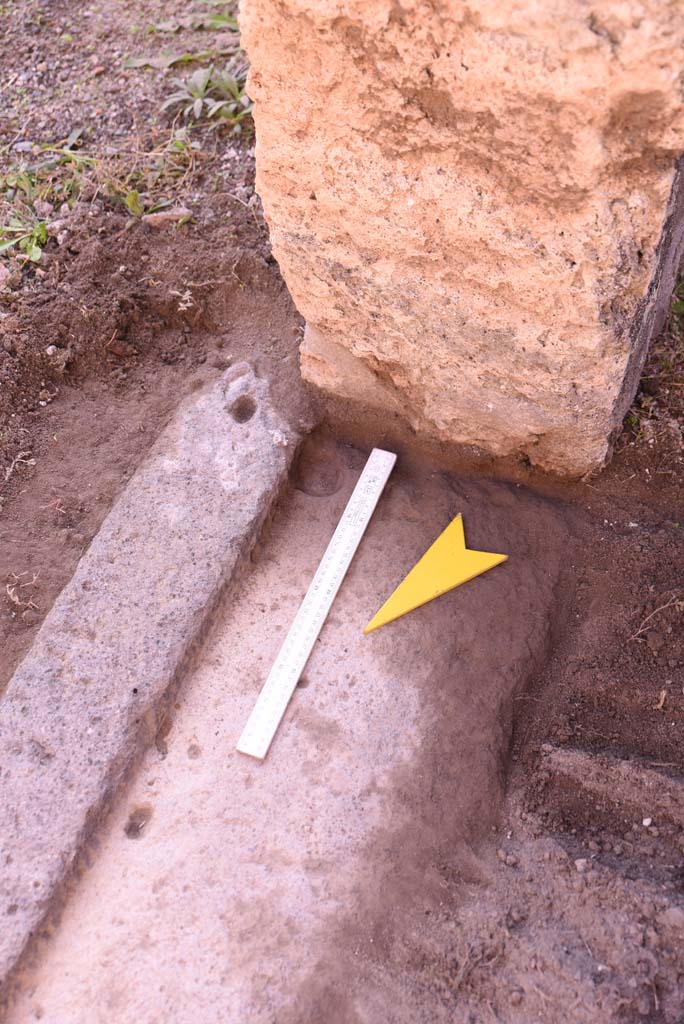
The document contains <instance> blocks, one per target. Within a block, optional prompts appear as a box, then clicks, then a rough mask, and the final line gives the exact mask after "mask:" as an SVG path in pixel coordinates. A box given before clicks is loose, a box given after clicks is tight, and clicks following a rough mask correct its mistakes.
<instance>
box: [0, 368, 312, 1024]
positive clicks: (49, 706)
mask: <svg viewBox="0 0 684 1024" xmlns="http://www.w3.org/2000/svg"><path fill="white" fill-rule="evenodd" d="M287 433H288V429H287V428H286V427H285V426H284V424H283V423H282V422H281V420H280V418H279V417H278V416H277V415H276V414H275V413H274V412H273V411H272V409H271V407H270V406H269V402H268V394H267V388H266V385H265V384H264V383H263V382H262V381H259V380H257V379H256V377H255V376H254V374H253V372H252V371H251V369H250V368H249V367H248V366H247V365H246V364H245V363H241V364H237V365H236V366H234V367H232V368H231V369H230V370H228V371H227V373H226V374H225V375H224V376H223V377H222V378H221V379H220V381H219V382H218V383H216V384H214V385H212V387H211V388H209V389H208V390H206V391H205V392H203V393H201V394H200V395H197V396H194V398H193V399H192V400H191V401H190V402H189V403H186V405H185V406H184V407H182V408H181V410H180V411H179V412H178V413H177V415H176V416H175V418H174V419H173V421H172V422H171V424H170V425H169V427H168V428H167V429H166V430H165V432H164V433H163V434H162V436H161V438H160V440H159V441H158V443H157V445H156V447H155V449H154V451H153V452H152V454H151V455H150V457H149V458H148V459H147V460H146V462H145V463H144V464H143V466H142V467H141V468H140V470H139V471H138V472H137V473H136V474H135V476H134V477H133V478H132V480H131V481H130V483H129V484H128V486H127V487H126V489H125V491H124V493H123V495H122V496H121V498H120V499H119V501H118V503H117V504H116V505H115V507H114V509H113V510H112V512H111V513H110V514H109V516H108V518H107V519H106V520H105V522H104V524H103V526H102V527H101V529H100V531H99V533H98V534H97V536H96V538H95V539H94V541H93V543H92V544H91V546H90V548H89V550H88V551H87V553H86V554H85V555H84V556H83V558H82V559H81V561H80V563H79V565H78V568H77V570H76V573H75V575H74V577H73V579H72V580H71V582H70V583H69V584H68V585H67V587H66V588H65V589H64V591H63V592H62V594H61V595H60V597H59V598H58V599H57V601H56V602H55V605H54V607H53V609H52V611H51V612H50V614H49V615H48V617H47V618H46V620H45V622H44V624H43V626H42V628H41V630H40V632H39V633H38V636H37V637H36V640H35V642H34V644H33V646H32V648H31V650H30V651H29V654H28V655H27V657H26V658H25V660H24V661H23V663H22V664H21V665H20V666H19V668H18V669H17V671H16V673H15V675H14V677H13V679H12V680H11V682H10V684H9V687H8V689H7V691H6V692H5V695H4V696H3V698H2V701H1V702H0V791H1V793H2V799H1V800H0V915H1V918H2V927H1V928H0V978H3V977H4V976H5V975H6V974H7V972H8V971H9V970H11V968H12V967H13V966H14V965H15V964H16V962H17V960H18V958H19V956H20V955H21V953H22V951H23V950H24V949H25V947H26V945H27V943H28V941H29V939H30V938H31V936H32V933H34V932H35V930H36V929H37V928H38V927H39V926H40V924H41V922H42V920H43V918H44V917H45V915H46V913H47V912H48V911H49V910H50V909H51V907H52V906H53V904H54V902H55V899H56V896H57V895H58V893H59V888H60V885H61V884H62V882H63V881H64V880H65V879H66V877H67V876H68V875H69V872H70V870H71V868H72V866H73V865H74V862H75V859H76V858H77V856H78V854H79V852H80V851H81V847H82V845H83V844H84V842H86V841H87V840H88V839H89V838H90V837H91V835H92V833H93V829H94V826H95V825H96V824H97V819H98V816H99V814H100V812H101V810H102V809H103V806H104V805H105V804H106V803H107V800H108V798H109V796H110V794H111V793H112V792H113V791H115V790H116V788H117V785H118V784H119V783H120V782H121V780H122V778H123V777H124V775H125V773H126V770H127V769H128V768H129V767H130V766H131V763H132V761H133V760H134V758H135V755H136V753H137V752H138V751H139V749H140V748H141V747H142V746H144V745H146V744H147V743H150V742H152V740H153V739H154V738H155V736H156V738H157V744H158V745H159V746H160V747H163V743H164V740H163V735H164V732H165V728H166V726H165V720H166V719H165V716H166V715H167V712H168V700H169V698H170V697H171V696H172V694H173V690H174V686H173V684H174V683H175V682H176V681H177V678H178V674H179V671H180V670H181V669H182V667H183V663H184V661H185V659H186V658H187V656H188V654H189V652H190V649H191V648H192V646H193V644H195V643H196V642H197V640H198V639H199V638H200V635H201V633H202V627H203V625H204V623H205V620H206V617H207V615H208V614H209V613H210V612H211V611H213V609H214V606H215V603H216V600H217V598H218V596H219V594H220V592H221V591H222V589H223V587H224V585H225V584H226V582H227V581H228V580H229V579H230V576H231V574H232V573H233V571H234V570H235V568H236V565H238V563H239V562H240V561H241V560H242V559H243V557H244V556H245V555H246V554H247V553H248V552H249V550H250V548H251V546H252V544H253V542H254V539H255V537H256V535H257V534H258V532H259V530H260V528H261V526H262V524H263V522H264V519H265V517H266V514H267V512H268V510H269V508H270V505H271V502H272V500H273V498H274V496H275V495H276V494H277V493H278V491H279V488H280V486H281V484H282V482H283V480H284V478H285V476H286V474H287V470H288V467H289V464H290V461H291V457H292V453H293V450H294V448H295V447H296V440H295V439H294V438H293V437H292V436H290V439H289V444H288V443H287V438H286V435H287ZM65 1019H66V1018H62V1021H63V1020H65ZM72 1019H76V1018H72ZM79 1019H85V1018H83V1017H81V1018H79Z"/></svg>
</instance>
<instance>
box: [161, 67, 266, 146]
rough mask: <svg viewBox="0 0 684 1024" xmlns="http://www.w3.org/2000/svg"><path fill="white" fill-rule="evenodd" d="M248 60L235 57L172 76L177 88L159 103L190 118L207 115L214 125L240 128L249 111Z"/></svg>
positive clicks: (235, 129) (250, 107)
mask: <svg viewBox="0 0 684 1024" xmlns="http://www.w3.org/2000/svg"><path fill="white" fill-rule="evenodd" d="M246 79H247V63H246V61H244V60H243V59H241V58H236V59H235V60H233V61H232V62H231V63H229V64H227V65H226V67H225V68H224V69H222V70H221V69H220V68H215V67H214V66H213V65H212V66H211V67H208V68H199V69H198V70H197V71H194V72H193V73H192V74H191V75H189V76H188V78H175V79H174V82H173V84H174V85H175V86H176V89H175V91H174V92H173V93H171V95H170V96H168V97H167V99H166V100H164V103H163V104H162V109H163V110H172V109H178V110H179V111H180V113H181V115H182V116H183V117H184V118H185V119H186V120H189V119H190V118H192V120H193V121H200V120H201V119H202V118H206V119H208V120H209V121H213V122H214V124H215V125H222V126H229V127H230V128H231V130H232V131H233V132H236V133H237V132H241V131H242V130H243V127H244V126H245V123H246V122H247V123H248V122H249V119H250V118H251V114H252V103H251V101H250V99H249V97H248V96H247V94H246V92H245V83H246Z"/></svg>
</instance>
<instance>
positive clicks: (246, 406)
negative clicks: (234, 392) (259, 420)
mask: <svg viewBox="0 0 684 1024" xmlns="http://www.w3.org/2000/svg"><path fill="white" fill-rule="evenodd" d="M255 412H256V402H255V401H254V399H253V398H250V396H249V395H240V397H239V398H236V399H235V401H234V402H233V404H232V405H231V407H230V415H231V416H232V417H233V419H234V420H235V422H236V423H246V422H247V420H251V418H252V416H253V415H254V413H255Z"/></svg>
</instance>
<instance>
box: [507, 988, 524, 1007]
mask: <svg viewBox="0 0 684 1024" xmlns="http://www.w3.org/2000/svg"><path fill="white" fill-rule="evenodd" d="M524 995H525V994H524V992H522V990H521V989H519V988H514V989H513V991H512V992H511V994H510V996H509V997H508V998H509V1000H510V1003H511V1006H520V1004H521V1003H522V1001H523V999H524Z"/></svg>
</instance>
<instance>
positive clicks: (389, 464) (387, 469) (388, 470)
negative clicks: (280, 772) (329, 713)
mask: <svg viewBox="0 0 684 1024" xmlns="http://www.w3.org/2000/svg"><path fill="white" fill-rule="evenodd" d="M376 453H377V454H378V455H380V456H386V457H387V458H386V459H383V462H385V463H386V464H385V465H384V466H383V472H384V474H385V476H384V480H383V481H382V486H381V487H380V488H379V490H378V493H377V496H376V498H375V501H374V502H373V505H372V507H371V509H370V511H369V514H368V518H367V520H366V522H365V524H364V526H363V530H362V531H361V533H360V535H359V538H358V540H357V541H356V544H355V545H354V550H353V551H352V554H351V558H350V559H349V561H348V563H347V566H346V568H345V570H344V573H343V574H342V577H341V579H340V582H339V583H338V585H337V588H336V590H335V593H334V594H333V595H332V598H331V600H330V603H329V604H328V607H327V609H326V612H325V615H324V617H323V620H322V621H321V624H320V626H319V627H318V629H317V630H316V634H315V636H314V639H313V642H312V644H311V647H310V649H309V653H308V654H307V656H306V660H305V661H304V663H303V665H302V668H301V669H300V670H299V673H298V675H297V677H296V679H295V682H294V685H293V686H292V689H291V690H290V692H289V694H288V696H287V700H286V702H285V704H284V707H283V710H282V712H281V713H280V715H279V716H278V721H277V723H276V725H275V728H274V730H273V733H272V734H271V737H270V739H269V741H268V744H267V746H266V749H265V750H264V752H263V754H258V753H254V752H253V751H251V750H244V749H242V747H241V744H242V741H243V736H244V735H245V733H246V732H247V730H248V729H249V725H250V722H251V719H252V717H253V715H254V714H255V712H256V709H257V707H258V705H259V702H260V700H261V698H262V696H263V695H264V692H265V690H266V687H267V686H268V683H269V678H270V676H271V674H272V672H273V670H274V669H275V667H276V665H277V664H278V660H279V658H280V655H281V652H282V650H283V648H284V647H285V645H286V643H287V641H288V638H289V635H290V632H291V630H292V628H293V627H294V625H295V622H296V621H297V616H298V615H299V613H300V611H301V609H302V606H303V605H304V602H305V601H306V598H307V597H308V594H309V591H310V590H311V588H312V586H313V584H314V582H315V580H316V577H317V575H318V573H319V571H320V568H321V566H322V565H323V563H324V562H325V559H326V556H327V554H328V551H329V549H330V547H331V546H332V544H333V542H334V540H335V538H336V536H337V533H338V531H339V529H340V527H341V525H342V523H343V521H344V517H345V515H346V514H347V510H348V508H349V506H350V505H351V503H352V501H353V499H354V494H355V493H356V490H357V489H358V488H359V487H360V485H361V482H362V480H363V475H364V473H365V472H366V471H367V469H368V467H369V466H370V465H371V461H372V459H373V457H374V455H376ZM396 462H397V454H396V452H390V451H387V449H385V448H373V449H372V450H371V452H370V454H369V456H368V458H367V459H366V463H365V465H364V467H363V469H362V470H361V473H360V474H359V477H358V479H357V481H356V483H355V484H354V489H353V490H352V493H351V494H350V495H349V498H348V499H347V503H346V505H345V506H344V509H343V510H342V514H341V515H340V518H339V519H338V522H337V526H336V527H335V529H334V530H333V532H332V534H331V536H330V540H329V541H328V543H327V545H326V547H325V551H324V552H323V554H322V555H321V558H320V560H319V562H318V566H317V567H316V571H315V572H314V574H313V576H312V577H311V581H310V583H309V585H308V587H307V589H306V592H305V593H304V596H303V597H302V599H301V601H300V603H299V606H298V607H297V611H296V612H295V615H294V617H293V619H292V621H291V622H290V625H289V627H288V630H287V633H286V634H285V636H284V638H283V641H282V643H281V645H280V647H279V648H278V652H277V654H276V656H275V658H274V660H273V664H272V665H271V668H270V669H269V672H268V675H267V676H266V679H265V680H264V683H263V685H262V687H261V689H260V690H259V693H258V695H257V698H256V701H255V702H254V704H253V706H252V710H251V711H250V713H249V716H248V718H247V721H246V722H245V724H244V727H243V729H242V732H241V733H240V736H239V738H238V741H237V743H236V744H235V749H236V751H237V752H238V753H240V754H243V755H244V756H246V757H251V758H253V759H254V760H256V761H259V762H263V761H264V760H265V759H266V756H267V754H268V752H269V750H270V748H271V744H272V743H273V740H274V739H275V737H276V734H277V732H278V730H279V728H280V726H281V723H282V721H283V718H284V717H285V713H286V711H287V709H288V707H289V704H290V701H291V700H292V697H293V695H294V691H295V690H296V688H297V684H298V682H299V680H300V679H301V676H302V672H303V671H304V669H305V668H306V665H307V663H308V661H309V658H310V657H311V655H312V654H313V649H314V646H315V644H316V641H317V640H318V637H319V636H320V634H321V631H322V629H323V627H324V626H325V623H326V620H327V618H328V615H329V614H330V610H331V608H332V606H333V604H334V603H335V599H336V597H337V595H338V593H339V591H340V588H341V587H342V584H343V583H344V581H345V579H346V577H347V573H348V572H349V569H350V568H351V564H352V562H353V561H354V558H355V557H356V553H357V551H358V549H359V547H360V546H361V541H362V540H363V538H364V536H365V534H366V530H367V529H368V527H369V526H370V522H371V519H372V518H373V516H374V514H375V510H376V508H377V507H378V504H379V502H380V498H381V497H382V495H383V493H384V491H385V487H386V486H387V482H388V480H389V478H390V476H391V474H392V471H393V469H394V467H395V465H396Z"/></svg>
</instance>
